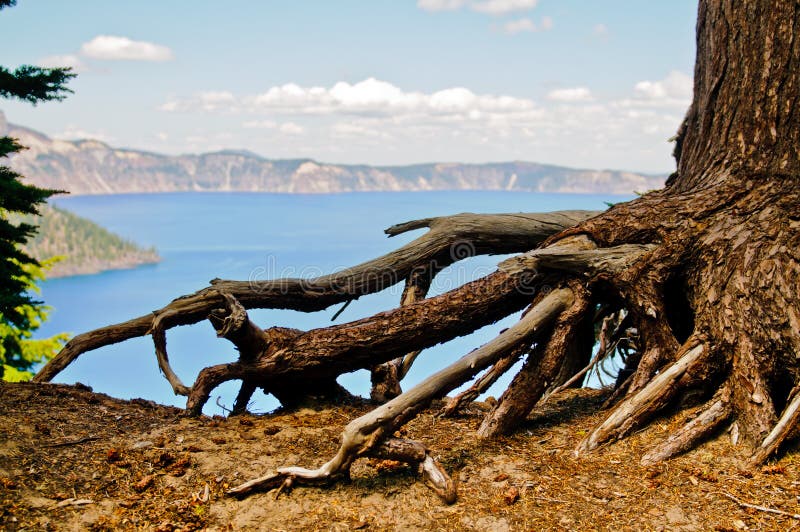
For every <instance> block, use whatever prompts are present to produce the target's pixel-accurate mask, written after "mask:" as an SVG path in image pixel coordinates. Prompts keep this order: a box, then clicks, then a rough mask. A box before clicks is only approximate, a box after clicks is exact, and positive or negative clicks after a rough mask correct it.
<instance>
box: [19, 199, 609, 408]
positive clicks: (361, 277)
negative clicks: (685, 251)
mask: <svg viewBox="0 0 800 532" xmlns="http://www.w3.org/2000/svg"><path fill="white" fill-rule="evenodd" d="M597 214H599V213H598V212H596V211H560V212H552V213H544V214H537V213H527V214H526V213H517V214H471V213H464V214H457V215H454V216H443V217H438V218H426V219H424V220H415V221H411V222H407V223H405V224H399V225H395V226H392V227H390V228H389V229H387V230H386V233H387V234H388V235H389V236H395V235H399V234H401V233H404V232H406V231H411V230H414V229H421V228H424V227H428V228H430V231H428V232H427V233H426V234H424V235H422V236H421V237H419V238H417V239H416V240H414V241H412V242H410V243H408V244H406V245H404V246H402V247H400V248H399V249H397V250H395V251H393V252H391V253H388V254H386V255H384V256H381V257H378V258H376V259H374V260H371V261H367V262H365V263H362V264H359V265H357V266H353V267H352V268H349V269H347V270H343V271H340V272H336V273H333V274H330V275H324V276H322V277H318V278H316V279H275V280H266V281H256V280H250V281H228V280H222V279H214V280H212V281H211V286H210V287H208V288H205V289H203V290H200V291H198V292H195V293H194V294H190V295H186V296H181V297H179V298H177V299H175V300H173V301H172V302H171V303H170V304H169V305H167V306H166V307H164V308H162V309H159V310H156V311H154V312H153V313H151V314H148V315H145V316H140V317H138V318H134V319H132V320H129V321H126V322H123V323H118V324H115V325H109V326H107V327H102V328H100V329H95V330H93V331H89V332H86V333H83V334H79V335H77V336H75V337H74V338H72V339H71V340H70V341H69V342H68V343H67V345H65V346H64V348H63V349H62V350H61V351H60V352H59V353H58V355H56V356H55V357H54V358H53V359H51V360H50V361H49V362H48V363H47V364H45V366H44V367H43V368H42V369H41V370H39V372H38V373H37V374H36V376H35V377H34V379H33V380H34V381H35V382H49V381H50V380H52V379H53V378H54V377H55V376H56V375H58V374H59V373H60V372H61V371H62V370H64V368H66V367H67V366H68V365H69V364H70V363H72V362H73V361H74V360H75V359H77V358H78V357H79V356H80V355H81V354H82V353H85V352H87V351H91V350H94V349H98V348H100V347H103V346H106V345H111V344H115V343H118V342H122V341H125V340H128V339H130V338H135V337H138V336H144V335H147V334H151V333H152V332H156V334H157V335H159V336H160V338H159V340H158V342H160V345H162V346H164V345H166V339H165V337H163V333H164V332H165V331H166V330H167V329H170V328H172V327H175V326H179V325H189V324H192V323H197V322H199V321H202V320H204V319H206V318H207V317H208V315H209V313H210V312H211V311H212V310H213V309H215V308H218V307H219V306H220V305H224V304H225V300H224V298H223V296H222V295H221V294H223V293H226V294H229V295H231V296H232V297H234V298H235V299H236V300H238V301H239V302H240V304H241V305H242V306H243V308H245V309H251V308H279V309H293V310H300V311H304V312H312V311H317V310H323V309H325V308H328V307H329V306H331V305H334V304H336V303H342V302H346V301H351V300H353V299H355V298H358V297H359V296H362V295H365V294H372V293H375V292H379V291H381V290H383V289H384V288H388V287H389V286H392V285H394V284H396V283H398V282H400V281H401V280H403V279H407V278H408V277H409V275H410V274H411V272H412V271H413V270H414V269H415V268H418V267H419V265H421V264H435V265H436V267H437V268H439V269H441V268H444V267H446V266H448V265H449V264H452V263H453V262H456V261H458V260H461V259H463V258H465V256H462V255H460V254H459V253H456V252H454V250H455V249H456V248H458V247H459V244H466V245H468V246H469V247H470V249H471V250H472V252H471V255H481V254H488V253H491V254H503V253H518V252H523V251H527V250H529V249H532V248H534V247H536V246H537V245H539V244H540V243H541V242H543V241H544V240H545V239H547V238H548V237H550V236H552V235H554V234H556V233H558V232H559V231H562V230H564V229H566V228H568V227H571V226H574V225H576V224H578V223H580V222H583V221H585V220H587V219H589V218H591V217H592V216H595V215H597ZM157 349H158V345H157ZM158 356H159V364H160V366H161V368H162V371H163V372H164V374H165V375H166V376H167V377H168V378H169V379H170V384H171V385H172V387H173V389H174V390H175V391H176V393H180V394H183V395H186V394H187V393H188V388H186V387H185V386H183V384H181V383H180V379H178V378H177V376H175V375H174V373H173V372H172V371H171V369H169V365H168V363H167V357H166V351H164V352H163V353H162V354H160V355H158Z"/></svg>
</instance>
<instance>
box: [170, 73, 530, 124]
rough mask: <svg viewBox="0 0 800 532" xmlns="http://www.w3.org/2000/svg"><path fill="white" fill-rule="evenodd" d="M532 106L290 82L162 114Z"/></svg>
mask: <svg viewBox="0 0 800 532" xmlns="http://www.w3.org/2000/svg"><path fill="white" fill-rule="evenodd" d="M533 108H534V103H533V101H531V100H529V99H526V98H515V97H512V96H503V95H500V96H496V95H479V94H475V93H474V92H472V91H470V90H469V89H466V88H463V87H452V88H448V89H443V90H440V91H437V92H433V93H428V94H426V93H423V92H416V91H404V90H403V89H401V88H399V87H396V86H395V85H393V84H391V83H389V82H386V81H381V80H378V79H375V78H368V79H365V80H363V81H360V82H358V83H355V84H350V83H347V82H345V81H340V82H338V83H336V84H334V85H333V86H332V87H331V88H329V89H326V88H324V87H301V86H299V85H297V84H295V83H287V84H284V85H279V86H274V87H270V88H269V89H267V90H266V91H264V92H262V93H260V94H256V95H245V96H241V97H236V96H234V95H233V94H232V93H230V92H227V91H222V92H201V93H199V94H197V95H195V96H194V97H191V98H188V99H178V100H171V101H168V102H166V103H164V104H163V105H161V106H160V107H159V109H161V110H162V111H169V112H175V111H196V110H202V111H224V112H241V111H247V112H265V113H281V114H294V115H330V114H340V115H363V116H395V117H400V116H409V115H429V116H447V115H464V116H469V115H470V114H473V115H474V113H489V114H508V113H514V112H519V111H525V110H530V109H533Z"/></svg>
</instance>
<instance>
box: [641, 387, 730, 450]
mask: <svg viewBox="0 0 800 532" xmlns="http://www.w3.org/2000/svg"><path fill="white" fill-rule="evenodd" d="M701 410H702V411H701V412H700V414H699V415H697V417H695V418H694V419H693V420H691V421H690V422H688V423H687V424H686V425H684V426H683V427H681V428H680V429H679V430H678V431H677V432H673V433H672V434H670V436H669V437H668V438H667V439H666V440H665V441H664V442H663V443H661V444H660V445H658V446H656V447H654V448H653V449H651V450H650V451H648V452H647V453H645V455H644V456H642V460H641V464H642V465H652V464H655V463H657V462H662V461H664V460H668V459H670V458H672V457H673V456H676V455H678V454H680V453H682V452H685V451H688V450H689V449H691V448H693V447H694V446H695V445H697V444H698V443H699V442H701V441H703V440H705V439H706V438H708V437H710V436H711V435H712V434H714V432H716V431H717V430H718V429H719V428H720V427H721V426H722V425H723V424H724V423H725V422H727V421H728V420H729V419H730V417H731V414H733V409H732V408H731V403H730V390H728V388H722V389H721V390H720V391H718V392H717V393H716V394H715V395H714V397H712V398H711V400H710V401H708V402H707V403H706V404H705V405H703V406H702V409H701Z"/></svg>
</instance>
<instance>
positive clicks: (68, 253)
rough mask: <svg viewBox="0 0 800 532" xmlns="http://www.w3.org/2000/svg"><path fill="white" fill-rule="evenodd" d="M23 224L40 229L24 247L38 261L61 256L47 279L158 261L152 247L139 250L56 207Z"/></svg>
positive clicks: (122, 239) (118, 237) (45, 209)
mask: <svg viewBox="0 0 800 532" xmlns="http://www.w3.org/2000/svg"><path fill="white" fill-rule="evenodd" d="M26 221H27V222H28V223H33V224H36V225H38V226H39V231H38V233H37V234H36V236H35V237H34V238H33V239H31V240H30V241H29V243H28V245H27V246H26V247H27V249H28V251H29V252H30V253H31V255H33V256H34V257H36V258H37V259H39V260H45V259H49V258H51V257H61V260H59V261H58V262H57V263H56V264H55V265H54V266H53V267H52V268H51V269H50V270H49V271H48V273H47V276H48V277H65V276H68V275H80V274H87V273H97V272H100V271H104V270H117V269H123V268H132V267H134V266H137V265H139V264H147V263H153V262H158V261H159V260H160V259H159V256H158V253H157V252H156V250H155V249H154V248H149V249H144V248H141V247H139V246H137V245H136V244H134V243H133V242H131V241H129V240H126V239H124V238H122V237H120V236H118V235H116V234H114V233H112V232H110V231H107V230H106V229H104V228H102V227H100V226H99V225H97V224H96V223H94V222H92V221H91V220H87V219H86V218H81V217H80V216H77V215H75V214H73V213H71V212H69V211H65V210H63V209H59V208H58V207H54V206H50V205H48V206H47V207H45V208H43V209H42V216H41V217H38V218H35V219H33V218H32V217H31V218H29V219H27V220H26Z"/></svg>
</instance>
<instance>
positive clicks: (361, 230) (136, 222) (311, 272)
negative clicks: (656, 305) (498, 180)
mask: <svg viewBox="0 0 800 532" xmlns="http://www.w3.org/2000/svg"><path fill="white" fill-rule="evenodd" d="M627 199H630V198H629V197H623V196H612V195H607V196H602V195H583V194H540V193H521V192H409V193H404V192H390V193H353V194H330V195H300V194H298V195H285V194H263V193H175V194H130V195H109V196H77V197H59V198H56V199H55V200H54V201H53V202H54V203H55V204H56V205H58V206H60V207H63V208H66V209H69V210H71V211H73V212H75V213H77V214H79V215H81V216H84V217H86V218H89V219H91V220H93V221H95V222H97V223H99V224H100V225H102V226H104V227H106V228H108V229H110V230H112V231H114V232H116V233H118V234H120V235H122V236H124V237H126V238H129V239H131V240H133V241H135V242H137V243H139V244H141V245H146V246H150V245H152V246H155V247H156V248H157V249H158V251H159V253H160V254H161V257H162V258H163V261H162V262H160V263H159V264H155V265H146V266H141V267H138V268H134V269H130V270H118V271H110V272H104V273H100V274H96V275H83V276H76V277H69V278H62V279H53V280H49V281H46V282H45V283H43V284H42V296H41V297H42V299H43V300H44V301H45V302H46V303H47V304H48V305H50V306H52V307H53V308H54V310H53V313H52V315H51V319H50V320H49V321H48V322H47V323H46V324H45V325H44V326H43V327H42V329H40V331H39V334H37V336H39V337H43V336H47V335H51V334H54V333H56V332H70V333H73V334H77V333H81V332H85V331H88V330H90V329H94V328H97V327H102V326H104V325H108V324H111V323H117V322H120V321H124V320H127V319H130V318H133V317H136V316H140V315H143V314H147V313H148V312H150V311H152V310H155V309H158V308H160V307H162V306H164V305H165V304H167V303H168V302H169V301H170V300H172V299H173V298H175V297H177V296H179V295H183V294H188V293H192V292H194V291H196V290H199V289H201V288H204V287H205V286H207V283H208V281H209V280H210V279H212V278H214V277H220V278H225V279H239V280H246V279H266V278H276V277H315V276H317V275H321V274H324V273H329V272H331V271H334V270H336V269H342V268H345V267H347V266H352V265H354V264H356V263H359V262H362V261H365V260H369V259H371V258H374V257H376V256H378V255H381V254H383V253H386V252H388V251H391V250H392V249H394V248H396V247H398V246H400V245H402V244H403V243H405V242H408V241H410V240H412V239H413V238H415V237H417V236H418V235H420V234H422V230H420V231H414V232H411V233H408V234H405V235H400V236H397V237H394V238H387V237H386V236H385V235H384V234H383V229H385V228H386V227H388V226H390V225H393V224H395V223H399V222H404V221H407V220H411V219H416V218H425V217H430V216H440V215H447V214H454V213H458V212H487V213H491V212H542V211H553V210H562V209H598V210H599V209H604V208H605V207H606V204H605V202H619V201H625V200H627ZM501 259H502V257H497V256H495V257H476V258H472V259H469V260H466V261H462V262H460V263H456V264H455V265H453V266H451V267H450V268H448V269H447V270H446V271H444V272H442V273H441V274H440V275H439V276H437V278H436V281H435V282H434V286H433V287H432V294H436V293H441V292H445V291H447V290H449V289H452V288H454V287H455V286H458V285H460V284H463V283H464V282H467V281H470V280H472V279H475V278H478V277H481V276H483V275H486V274H487V273H490V272H491V271H493V270H494V269H495V265H496V264H497V263H498V262H499V260H501ZM401 291H402V286H401V285H397V286H395V287H392V288H389V289H387V290H384V291H383V292H381V293H379V294H374V295H370V296H365V297H362V298H360V299H359V300H357V301H354V302H353V303H352V304H351V305H350V306H349V307H348V308H347V309H346V310H345V311H344V312H343V313H342V314H341V315H340V316H339V317H338V318H337V320H336V321H335V322H334V323H344V322H347V321H352V320H355V319H358V318H361V317H363V316H367V315H370V314H373V313H375V312H378V311H382V310H388V309H391V308H394V307H396V306H397V304H398V301H399V298H400V293H401ZM336 310H337V308H336V307H333V308H330V309H328V310H326V311H322V312H316V313H301V312H294V311H285V310H281V311H277V310H251V311H250V316H251V317H252V318H253V320H254V321H255V322H256V323H258V324H259V325H261V326H264V327H267V326H274V325H279V326H285V327H296V328H299V329H310V328H315V327H325V326H328V325H331V317H332V316H333V314H334V313H335V311H336ZM516 319H517V316H510V317H508V318H506V319H505V320H503V321H501V322H498V323H496V324H494V325H491V326H487V327H484V328H483V329H480V330H479V331H476V332H475V333H473V334H472V335H469V336H466V337H461V338H457V339H455V340H453V341H451V342H449V343H447V344H443V345H439V346H436V347H433V348H431V349H428V350H426V351H424V352H423V354H422V355H421V356H420V358H419V359H418V360H417V362H416V363H415V365H414V367H413V368H412V370H411V372H410V373H409V375H408V376H407V377H406V379H405V380H404V382H403V386H404V388H405V389H407V388H408V387H409V386H411V385H413V384H415V383H417V382H419V381H420V380H422V379H423V378H424V377H425V376H427V375H429V374H430V373H431V372H432V371H435V370H437V369H440V368H442V367H444V366H445V365H447V364H448V363H449V362H452V361H453V360H455V359H457V358H458V357H460V356H462V355H464V354H465V353H467V352H469V351H470V350H472V349H474V348H475V347H478V346H480V345H481V344H483V343H485V342H487V341H488V340H490V339H491V338H493V337H494V336H495V335H496V334H497V333H498V332H499V331H500V330H501V329H502V328H504V327H508V326H509V325H510V324H511V323H513V322H514V321H516ZM167 340H168V350H169V354H170V361H171V363H172V365H173V368H174V369H175V371H176V373H177V374H178V375H179V376H180V377H181V379H182V380H183V381H184V383H186V384H191V383H192V382H193V381H194V378H195V377H196V375H197V372H198V371H199V370H200V369H201V368H203V367H205V366H208V365H212V364H218V363H223V362H229V361H233V360H235V359H236V352H235V350H234V348H233V346H232V345H231V344H230V343H228V342H227V341H224V340H219V339H217V338H216V336H215V334H214V332H213V330H212V327H211V325H210V324H209V323H208V322H201V323H198V324H196V325H192V326H187V327H179V328H176V329H172V330H170V331H169V332H168V333H167ZM511 375H513V372H512V373H510V374H508V375H506V376H505V378H504V379H501V380H500V381H499V382H498V383H497V384H495V386H494V387H493V389H492V390H490V391H489V393H490V394H495V395H496V394H498V393H500V392H501V391H502V389H503V387H504V386H506V385H507V384H508V382H509V379H510V376H511ZM56 381H57V382H64V383H74V382H82V383H84V384H88V385H90V386H92V387H93V388H94V390H95V391H98V392H103V393H107V394H109V395H112V396H115V397H120V398H133V397H143V398H145V399H151V400H154V401H157V402H160V403H164V404H172V405H176V406H184V404H185V400H184V398H182V397H176V396H174V395H173V394H172V390H171V388H170V386H169V384H168V383H167V382H166V380H164V378H163V377H162V376H161V375H160V374H159V370H158V366H157V363H156V359H155V355H154V352H153V346H152V342H151V340H150V337H144V338H137V339H133V340H128V341H127V342H123V343H121V344H116V345H112V346H108V347H104V348H102V349H98V350H96V351H91V352H89V353H85V354H84V355H82V356H81V357H80V358H79V359H78V360H77V361H75V362H73V364H72V365H71V366H69V367H68V368H67V369H66V370H65V371H63V372H62V373H61V374H60V375H58V377H57V378H56ZM339 381H340V382H341V383H342V384H343V385H344V386H345V387H347V388H348V389H350V391H352V392H354V393H359V394H362V395H367V394H368V392H369V375H368V373H367V372H366V371H358V372H355V373H351V374H348V375H343V376H342V377H340V379H339ZM237 390H238V383H228V384H226V385H223V386H221V387H220V388H218V389H217V390H216V391H215V392H214V393H213V394H212V399H211V401H210V402H209V404H208V405H207V407H206V409H205V412H206V413H208V414H218V413H222V411H221V409H220V407H218V406H216V404H215V403H216V401H219V402H220V403H221V404H223V405H227V406H229V407H230V405H231V404H232V402H233V398H234V397H235V395H236V391H237ZM276 406H277V403H276V402H275V400H274V399H273V398H272V397H270V396H264V395H263V394H257V395H256V396H254V402H253V404H252V405H251V410H253V411H256V412H266V411H269V410H272V409H274V408H275V407H276Z"/></svg>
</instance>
